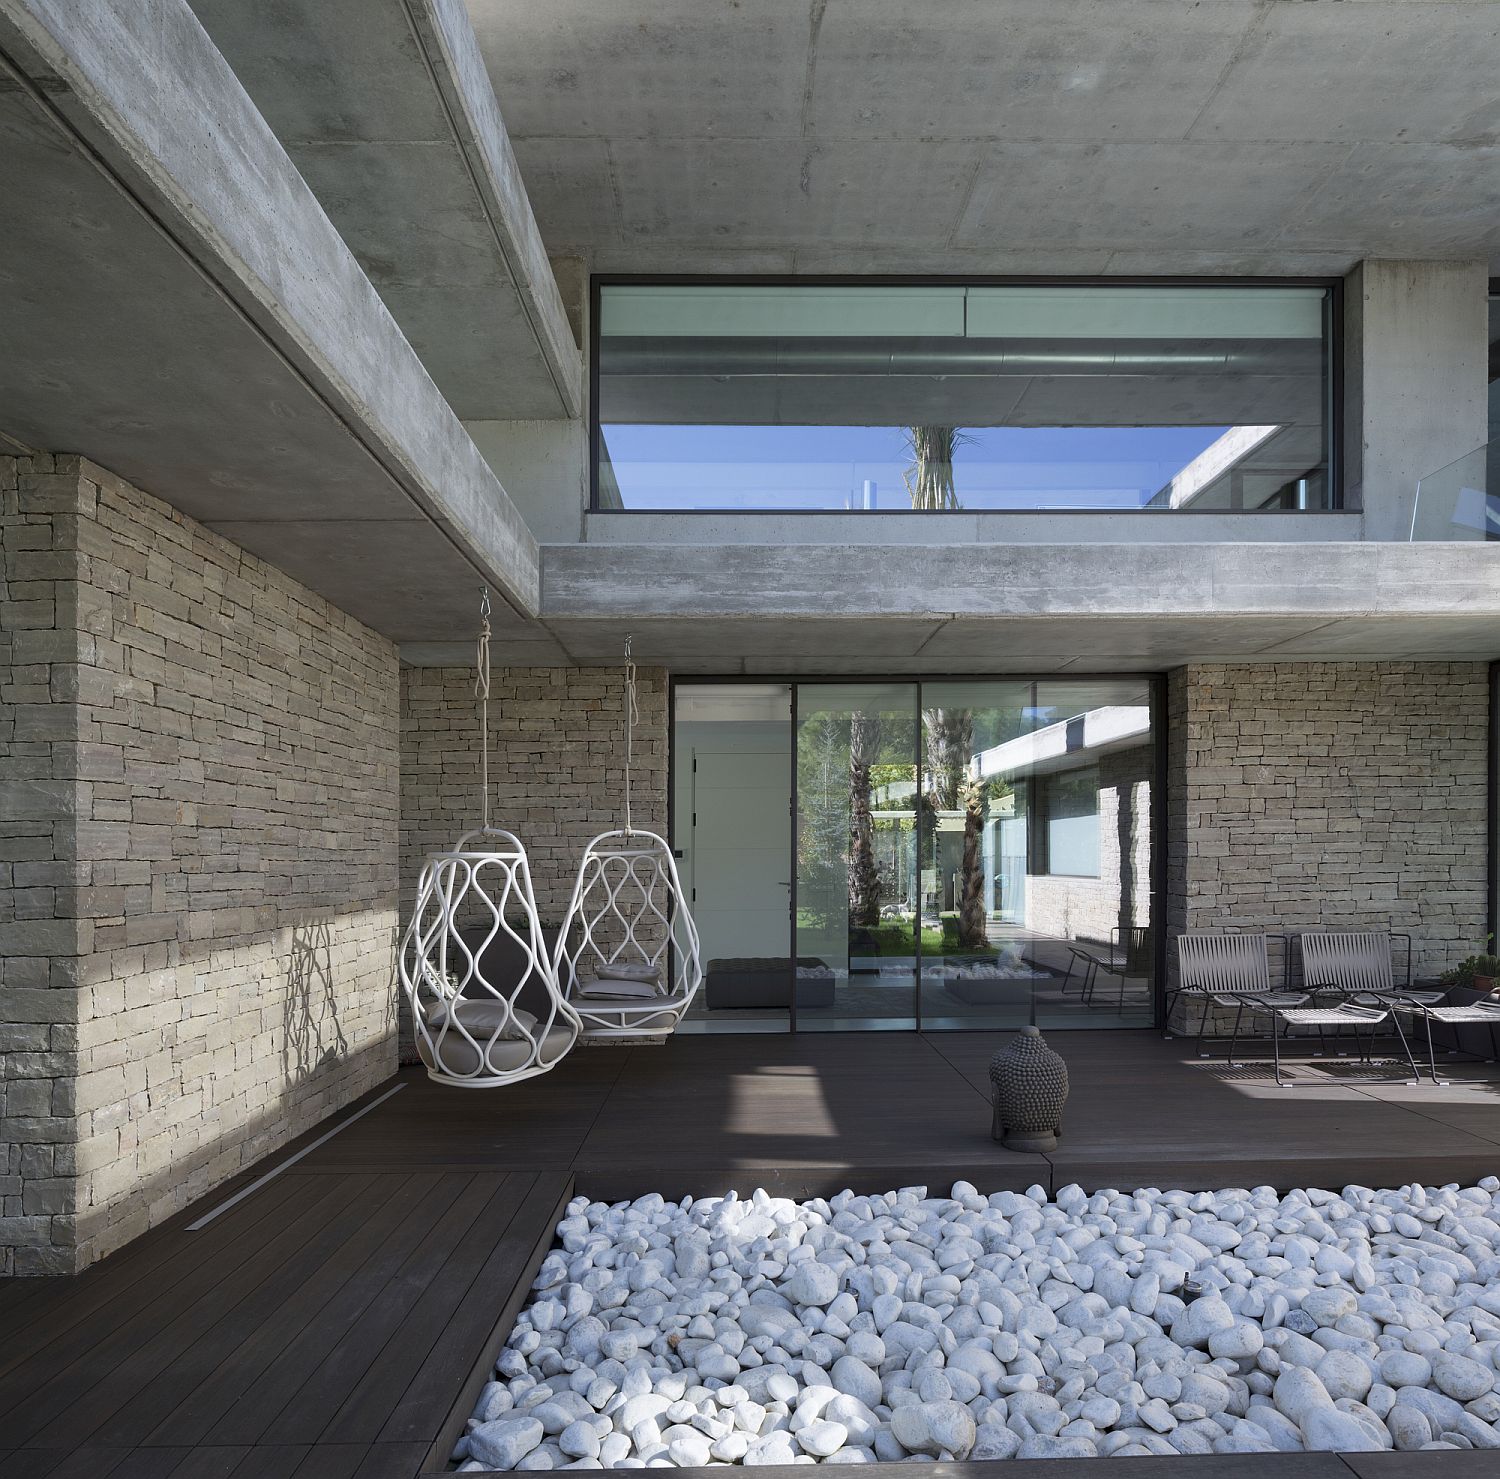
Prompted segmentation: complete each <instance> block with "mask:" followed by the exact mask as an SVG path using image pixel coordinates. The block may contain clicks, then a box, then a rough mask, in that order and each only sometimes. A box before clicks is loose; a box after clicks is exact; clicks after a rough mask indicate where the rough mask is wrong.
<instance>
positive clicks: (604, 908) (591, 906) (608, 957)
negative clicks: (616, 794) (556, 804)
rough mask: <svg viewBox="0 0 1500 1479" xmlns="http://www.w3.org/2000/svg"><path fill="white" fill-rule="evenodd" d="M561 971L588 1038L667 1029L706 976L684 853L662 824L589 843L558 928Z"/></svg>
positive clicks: (605, 835) (561, 983) (633, 1035)
mask: <svg viewBox="0 0 1500 1479" xmlns="http://www.w3.org/2000/svg"><path fill="white" fill-rule="evenodd" d="M556 966H557V978H558V984H559V986H560V988H561V990H562V994H563V996H564V998H565V999H566V1001H567V1002H568V1004H569V1006H570V1008H571V1010H572V1011H573V1012H574V1013H575V1014H576V1015H577V1017H578V1019H579V1021H580V1022H581V1024H582V1033H583V1037H584V1038H585V1039H586V1040H587V1041H590V1042H598V1041H603V1040H608V1039H610V1038H624V1037H630V1038H640V1037H665V1036H667V1035H668V1034H669V1033H671V1032H672V1031H673V1030H674V1029H675V1028H676V1026H677V1024H678V1023H679V1022H680V1021H681V1020H682V1017H683V1014H684V1013H685V1012H686V1011H687V1009H688V1008H689V1007H690V1006H691V1005H692V1004H693V998H694V997H695V996H696V995H697V994H698V988H699V987H700V986H701V985H702V984H703V964H702V960H701V959H700V955H699V948H698V930H697V926H696V925H695V924H694V923H693V916H692V914H691V913H690V912H689V911H688V908H687V904H686V903H685V901H684V899H683V894H682V884H681V881H680V880H679V878H678V876H677V862H676V860H675V859H674V858H673V856H672V849H671V848H670V847H668V846H667V843H666V841H665V839H663V838H661V837H658V836H657V835H656V833H654V832H637V831H632V830H628V829H622V830H620V831H614V832H604V833H601V834H600V835H599V836H598V837H596V838H594V840H593V841H592V842H590V843H589V845H588V847H587V848H585V849H584V854H583V860H582V862H581V863H580V864H579V867H578V879H577V882H576V883H575V884H574V886H573V898H572V901H571V903H569V905H568V912H567V915H566V916H565V918H564V920H563V927H562V932H561V933H560V935H559V936H558V942H557V954H556Z"/></svg>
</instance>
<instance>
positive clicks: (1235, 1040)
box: [1224, 1002, 1245, 1068]
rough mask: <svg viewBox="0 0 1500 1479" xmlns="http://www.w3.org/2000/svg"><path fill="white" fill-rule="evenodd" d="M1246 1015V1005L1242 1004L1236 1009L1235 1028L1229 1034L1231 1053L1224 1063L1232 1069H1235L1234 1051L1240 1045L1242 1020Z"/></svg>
mask: <svg viewBox="0 0 1500 1479" xmlns="http://www.w3.org/2000/svg"><path fill="white" fill-rule="evenodd" d="M1244 1015H1245V1004H1244V1002H1241V1003H1240V1004H1239V1005H1238V1006H1237V1007H1236V1008H1235V1009H1234V1026H1233V1028H1232V1029H1231V1030H1230V1033H1229V1053H1228V1055H1227V1056H1226V1057H1225V1059H1224V1061H1225V1063H1227V1064H1228V1065H1229V1066H1230V1067H1231V1068H1233V1067H1234V1050H1235V1049H1236V1048H1237V1047H1239V1045H1240V1019H1241V1018H1242V1017H1243V1016H1244Z"/></svg>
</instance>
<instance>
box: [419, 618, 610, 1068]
mask: <svg viewBox="0 0 1500 1479" xmlns="http://www.w3.org/2000/svg"><path fill="white" fill-rule="evenodd" d="M489 615H490V604H489V595H488V592H485V593H482V595H481V598H480V631H479V651H478V659H477V667H478V677H477V679H476V681H475V684H474V693H475V697H476V698H477V699H478V700H479V735H480V752H479V753H480V762H479V770H480V801H481V805H480V814H481V816H482V818H483V821H482V824H481V825H480V826H478V827H476V828H474V829H473V830H472V831H468V832H465V833H464V834H463V836H462V837H460V838H459V839H458V841H457V842H455V843H454V844H453V846H452V848H450V849H449V850H448V851H447V852H436V853H431V854H429V855H428V857H427V859H426V861H425V862H424V863H423V866H422V872H421V874H420V875H419V877H418V879H417V897H416V903H415V905H414V906H413V908H412V915H411V922H410V923H409V924H408V925H407V927H406V934H405V935H404V936H403V937H402V940H401V954H400V962H399V965H400V973H401V985H402V989H403V990H404V991H405V992H406V998H407V1001H408V1003H409V1004H410V1006H411V1019H412V1032H413V1036H414V1037H415V1040H416V1048H417V1053H418V1054H419V1055H420V1057H421V1059H422V1062H423V1063H424V1064H426V1066H427V1075H428V1077H429V1078H431V1079H433V1080H434V1081H435V1082H437V1083H440V1084H452V1085H454V1086H455V1087H456V1088H465V1089H495V1088H502V1087H504V1086H505V1085H506V1084H513V1083H518V1082H520V1081H521V1080H522V1079H528V1078H534V1077H536V1075H537V1074H539V1073H546V1072H547V1070H548V1069H550V1068H554V1067H556V1066H557V1064H558V1063H559V1062H560V1061H561V1060H562V1058H563V1057H564V1055H565V1054H566V1053H567V1052H568V1050H569V1049H570V1048H571V1047H572V1046H573V1044H574V1043H576V1042H577V1041H578V1034H579V1030H580V1027H581V1025H582V1024H581V1023H580V1022H579V1019H578V1016H577V1014H576V1013H575V1012H574V1011H573V1009H572V1007H570V1006H569V1005H568V1003H567V1001H566V1000H565V999H564V998H563V994H562V992H561V991H560V990H559V989H558V984H557V969H556V966H555V965H554V963H553V959H552V953H551V951H550V950H549V948H548V945H547V941H546V939H545V938H544V936H543V932H542V925H541V921H540V919H539V918H538V917H537V910H536V894H535V892H534V891H533V889H532V886H531V867H530V865H529V864H528V862H527V859H526V849H525V848H524V847H523V846H522V845H521V842H520V839H519V838H518V837H517V836H516V835H515V833H513V832H507V831H505V830H504V828H502V827H492V826H490V824H489V696H490V649H489V644H490V622H489Z"/></svg>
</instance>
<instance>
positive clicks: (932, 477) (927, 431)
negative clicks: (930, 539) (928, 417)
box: [902, 426, 962, 508]
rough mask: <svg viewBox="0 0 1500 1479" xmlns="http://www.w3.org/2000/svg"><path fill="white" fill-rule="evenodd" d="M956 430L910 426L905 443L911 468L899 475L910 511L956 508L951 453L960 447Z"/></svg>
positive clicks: (945, 427)
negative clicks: (908, 501)
mask: <svg viewBox="0 0 1500 1479" xmlns="http://www.w3.org/2000/svg"><path fill="white" fill-rule="evenodd" d="M960 440H962V438H961V437H960V434H959V431H958V428H957V427H953V426H912V427H908V428H907V433H906V441H907V446H908V447H909V448H910V449H911V457H912V461H911V466H910V467H909V468H907V470H906V472H905V473H904V474H902V477H903V480H904V481H905V483H906V493H907V497H909V498H910V499H911V506H912V507H913V508H957V507H958V493H957V491H956V490H955V488H954V483H953V453H954V450H955V449H956V448H957V446H958V445H959V442H960Z"/></svg>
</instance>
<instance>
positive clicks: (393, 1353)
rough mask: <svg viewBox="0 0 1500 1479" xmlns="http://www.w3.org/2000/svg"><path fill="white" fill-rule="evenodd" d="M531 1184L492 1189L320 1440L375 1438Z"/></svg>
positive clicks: (527, 1179) (518, 1181)
mask: <svg viewBox="0 0 1500 1479" xmlns="http://www.w3.org/2000/svg"><path fill="white" fill-rule="evenodd" d="M536 1183H537V1178H536V1177H535V1176H530V1175H526V1174H524V1173H512V1174H511V1175H509V1176H507V1177H506V1179H505V1182H504V1184H503V1185H501V1186H499V1187H497V1188H496V1190H495V1194H494V1196H492V1197H491V1198H490V1200H489V1202H488V1203H487V1204H486V1205H485V1207H484V1210H483V1211H482V1212H481V1213H480V1214H479V1216H478V1217H477V1218H475V1220H474V1223H473V1226H472V1227H470V1228H469V1230H468V1231H467V1232H466V1233H465V1234H464V1236H463V1237H462V1238H461V1239H460V1240H459V1242H458V1243H457V1245H456V1246H455V1247H454V1249H453V1251H452V1252H451V1253H450V1254H449V1255H448V1257H447V1259H445V1260H444V1263H443V1266H442V1268H441V1269H440V1270H439V1271H438V1273H437V1275H436V1277H435V1278H433V1279H432V1280H431V1282H430V1283H429V1284H428V1285H427V1287H426V1289H425V1290H424V1291H423V1293H422V1298H421V1299H419V1300H417V1301H415V1302H414V1303H413V1304H412V1305H411V1307H410V1308H409V1309H407V1310H406V1312H405V1314H404V1316H403V1318H402V1319H401V1321H400V1323H399V1324H398V1325H397V1326H396V1328H395V1329H394V1330H393V1331H392V1332H391V1334H390V1337H389V1339H387V1340H386V1342H385V1344H384V1346H383V1347H382V1349H381V1350H380V1353H379V1354H378V1355H377V1356H376V1358H375V1359H374V1360H373V1361H372V1362H371V1363H370V1365H369V1367H368V1368H367V1369H366V1371H365V1372H364V1374H363V1375H362V1376H361V1377H360V1380H359V1382H358V1384H357V1385H356V1386H355V1387H354V1388H353V1389H352V1390H351V1391H350V1392H349V1394H348V1396H347V1397H345V1399H344V1401H343V1402H342V1403H341V1404H340V1405H339V1407H338V1409H337V1411H335V1412H333V1414H332V1415H331V1416H330V1417H329V1418H328V1421H327V1426H326V1427H325V1428H324V1429H323V1432H322V1434H321V1438H322V1441H323V1442H326V1443H372V1442H374V1441H375V1438H376V1436H377V1435H378V1434H379V1432H380V1429H381V1426H382V1424H383V1423H384V1422H385V1420H386V1418H387V1417H388V1416H389V1415H390V1412H391V1410H392V1408H393V1407H394V1406H395V1405H396V1403H397V1402H398V1401H400V1399H401V1397H402V1396H403V1394H404V1393H405V1392H406V1389H407V1387H409V1386H410V1385H411V1382H412V1380H413V1378H414V1377H415V1376H416V1374H417V1372H418V1371H420V1370H421V1367H422V1363H423V1362H424V1361H426V1360H427V1359H428V1357H429V1355H430V1354H431V1352H432V1350H433V1347H434V1346H435V1345H436V1343H437V1341H438V1339H439V1338H440V1337H441V1336H442V1334H443V1331H444V1330H445V1329H447V1327H448V1324H449V1321H451V1320H452V1318H453V1316H454V1314H455V1313H456V1312H457V1311H458V1310H459V1309H460V1308H462V1306H463V1303H464V1301H465V1299H467V1298H468V1296H469V1293H470V1290H471V1289H472V1288H473V1287H474V1282H475V1280H476V1279H477V1278H478V1277H479V1274H480V1272H481V1271H482V1270H483V1269H484V1267H485V1266H486V1264H487V1263H488V1261H489V1260H490V1258H491V1257H492V1256H493V1253H494V1249H495V1245H496V1243H498V1242H500V1241H502V1240H503V1239H504V1236H505V1234H506V1232H507V1231H508V1230H509V1229H510V1227H511V1226H513V1225H514V1223H515V1221H516V1219H517V1217H519V1216H521V1215H522V1214H523V1212H524V1211H525V1209H526V1206H527V1202H528V1200H529V1198H530V1197H531V1196H532V1194H533V1192H534V1191H535V1189H536ZM553 1200H555V1198H551V1199H549V1207H550V1204H551V1201H553ZM470 1360H471V1361H472V1354H471V1356H470ZM441 1421H442V1414H439V1415H438V1417H437V1419H436V1420H435V1421H434V1423H433V1426H432V1432H434V1433H435V1432H436V1431H437V1424H438V1422H441ZM402 1436H406V1437H410V1436H411V1435H410V1434H403V1435H402ZM417 1436H419V1437H420V1436H422V1435H420V1434H418V1435H417ZM427 1436H429V1437H430V1436H431V1434H428V1435H427Z"/></svg>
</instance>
